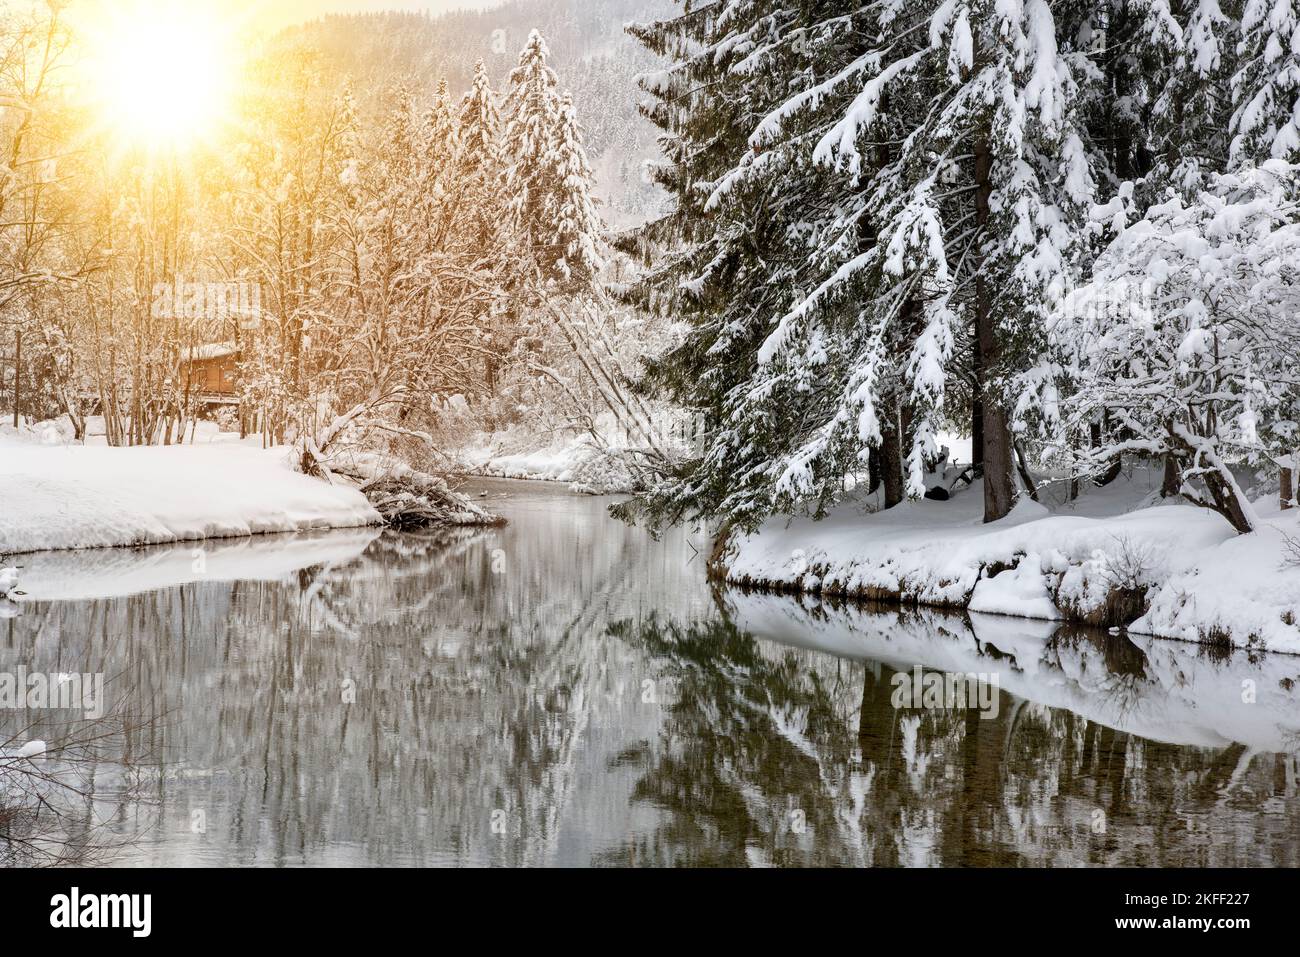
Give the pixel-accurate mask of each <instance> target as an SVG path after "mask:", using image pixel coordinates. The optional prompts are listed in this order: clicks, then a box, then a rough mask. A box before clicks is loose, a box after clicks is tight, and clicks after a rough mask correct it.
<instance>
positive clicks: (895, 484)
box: [880, 411, 903, 508]
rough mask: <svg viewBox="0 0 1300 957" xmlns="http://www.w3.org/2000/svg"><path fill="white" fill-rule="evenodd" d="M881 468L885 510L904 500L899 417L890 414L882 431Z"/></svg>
mask: <svg viewBox="0 0 1300 957" xmlns="http://www.w3.org/2000/svg"><path fill="white" fill-rule="evenodd" d="M880 435H881V439H880V460H881V461H880V467H881V471H883V472H884V482H885V508H893V507H894V506H895V505H897V504H898V503H899V502H901V501H902V500H903V443H902V438H901V435H900V433H899V429H898V415H897V413H895V412H892V411H891V412H890V413H889V418H888V419H887V420H886V421H885V423H884V425H883V426H882V427H881V430H880Z"/></svg>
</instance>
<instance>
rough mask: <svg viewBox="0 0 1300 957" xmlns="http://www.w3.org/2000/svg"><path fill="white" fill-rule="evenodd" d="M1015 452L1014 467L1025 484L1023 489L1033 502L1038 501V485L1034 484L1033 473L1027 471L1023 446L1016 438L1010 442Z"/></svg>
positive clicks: (1027, 465) (1027, 463) (1027, 464)
mask: <svg viewBox="0 0 1300 957" xmlns="http://www.w3.org/2000/svg"><path fill="white" fill-rule="evenodd" d="M1012 446H1013V447H1014V449H1015V452H1016V469H1017V470H1018V471H1019V472H1020V481H1021V482H1023V483H1024V484H1025V491H1027V492H1028V493H1029V497H1030V498H1032V499H1033V500H1034V501H1035V502H1037V501H1038V486H1037V485H1036V484H1034V473H1033V472H1031V471H1029V460H1028V459H1027V458H1026V457H1025V448H1024V446H1023V445H1022V444H1021V443H1020V440H1019V439H1017V440H1016V441H1015V442H1013V443H1012Z"/></svg>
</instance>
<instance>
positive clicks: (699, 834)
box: [0, 498, 1300, 866]
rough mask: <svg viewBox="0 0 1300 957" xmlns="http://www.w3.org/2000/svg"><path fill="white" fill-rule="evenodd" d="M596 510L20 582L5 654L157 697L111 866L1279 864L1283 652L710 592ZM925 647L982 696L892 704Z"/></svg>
mask: <svg viewBox="0 0 1300 957" xmlns="http://www.w3.org/2000/svg"><path fill="white" fill-rule="evenodd" d="M602 510H603V505H602V504H601V503H599V502H592V503H591V504H590V506H588V505H587V504H586V503H585V501H583V500H579V501H577V502H576V503H575V502H574V500H572V499H568V498H566V499H564V503H563V506H562V507H555V508H551V507H549V506H548V505H545V504H542V505H538V506H535V507H533V509H532V511H531V512H530V513H529V514H527V516H526V517H525V518H524V519H521V520H517V521H516V522H515V523H514V524H512V526H510V527H508V528H505V529H491V530H479V531H474V532H470V533H438V534H427V535H410V534H407V535H393V534H385V535H384V536H382V537H381V538H379V539H377V540H375V541H373V542H371V543H369V545H364V544H363V545H359V546H358V550H354V551H348V550H347V549H338V548H325V547H324V546H322V551H321V555H322V556H325V557H322V558H321V559H320V560H318V561H316V562H315V563H308V564H306V567H303V568H302V569H300V570H298V571H296V572H293V573H292V574H279V573H277V576H276V577H273V578H272V579H271V580H266V581H241V582H235V583H228V582H216V581H199V582H191V583H186V584H180V585H176V586H173V587H158V588H157V589H155V590H153V591H147V592H141V593H140V594H136V595H131V596H127V597H119V598H97V599H93V600H85V601H63V602H55V601H50V602H33V603H30V604H27V605H25V606H24V608H23V611H24V614H23V616H22V617H21V618H19V619H16V620H13V621H7V622H3V623H0V654H2V655H3V659H4V660H5V661H10V662H19V661H21V662H24V663H25V664H27V666H28V667H29V668H31V669H34V670H35V669H40V670H45V671H103V672H104V673H105V674H109V675H114V676H117V680H119V681H120V682H121V683H122V684H123V686H126V687H130V688H132V689H133V698H132V701H133V703H135V704H137V705H139V706H140V707H141V708H144V707H145V706H146V705H147V706H148V710H150V711H156V712H159V713H164V714H165V715H166V717H165V719H164V720H163V721H161V722H160V723H157V724H153V725H150V726H143V725H140V726H137V727H134V728H132V729H130V732H129V733H128V734H127V735H125V737H124V738H123V739H122V742H121V753H122V755H123V756H126V757H130V758H133V759H138V758H140V757H142V756H148V760H145V761H137V762H136V763H142V764H144V765H146V768H147V771H148V774H147V776H146V778H145V785H146V786H147V788H148V794H147V795H146V797H148V798H149V801H150V802H151V803H148V802H146V803H148V806H147V808H146V804H142V803H141V802H140V801H138V800H136V798H138V797H139V795H138V794H136V795H135V796H134V797H131V798H129V797H128V793H127V789H126V788H125V787H124V786H122V785H121V784H120V783H119V782H115V781H114V780H113V779H112V778H111V777H110V776H109V774H108V770H109V768H110V763H109V762H108V761H107V760H104V761H103V762H102V763H101V764H99V765H98V766H96V767H95V768H94V769H93V770H94V773H95V780H94V782H93V783H94V795H95V798H94V799H95V801H97V802H99V806H100V807H101V808H108V809H111V811H112V814H111V815H110V816H111V817H112V819H113V821H114V826H115V828H116V832H115V833H117V834H118V835H120V836H121V837H123V838H124V839H126V838H129V839H130V840H131V841H133V842H134V843H135V844H136V845H137V846H133V847H127V848H125V849H124V850H123V855H124V856H123V860H124V861H126V862H129V861H132V860H137V859H139V860H146V861H151V862H158V863H230V864H294V863H302V862H313V863H370V864H400V863H421V864H431V863H465V862H469V863H479V864H539V863H553V862H562V863H587V862H597V863H605V864H669V863H671V864H713V863H717V864H746V863H751V864H755V863H757V864H763V863H775V864H841V863H848V864H860V865H882V866H883V865H897V864H965V865H971V864H1040V863H1070V864H1074V863H1085V862H1094V863H1106V864H1115V863H1134V864H1146V863H1186V864H1218V863H1223V864H1242V863H1263V862H1268V863H1286V864H1294V863H1297V860H1296V858H1297V854H1298V853H1300V852H1298V851H1297V849H1296V846H1295V841H1294V834H1296V833H1298V832H1300V829H1298V827H1297V825H1300V821H1297V814H1298V813H1300V811H1298V807H1297V806H1298V804H1300V798H1298V796H1297V784H1296V778H1297V775H1296V761H1295V754H1294V752H1295V738H1294V737H1292V738H1288V737H1287V735H1288V734H1293V731H1292V730H1289V729H1290V726H1289V725H1286V720H1287V719H1286V715H1287V714H1288V713H1289V714H1291V715H1293V716H1298V717H1296V722H1300V709H1297V708H1295V700H1294V698H1292V697H1289V694H1290V693H1289V692H1285V691H1284V690H1283V689H1282V684H1283V682H1284V679H1286V678H1287V677H1288V675H1289V676H1291V677H1295V676H1296V675H1297V673H1300V665H1297V666H1295V667H1293V668H1292V669H1291V671H1290V672H1285V669H1282V670H1279V668H1278V667H1276V666H1274V665H1273V664H1270V663H1269V662H1262V663H1260V662H1255V663H1252V662H1250V661H1243V660H1242V659H1240V658H1234V659H1232V660H1230V661H1227V662H1221V663H1220V662H1212V661H1208V660H1203V659H1199V658H1197V657H1196V656H1195V655H1194V654H1193V655H1189V654H1187V653H1185V652H1183V653H1180V654H1178V655H1175V654H1172V653H1170V652H1168V651H1167V650H1166V647H1165V646H1155V645H1152V644H1150V643H1145V642H1141V641H1138V640H1136V639H1129V638H1127V637H1122V636H1107V635H1098V634H1094V633H1086V632H1067V631H1061V632H1058V633H1057V634H1056V635H1054V636H1051V637H1050V638H1046V637H1044V638H1034V639H1032V640H1031V639H1029V638H1026V637H1025V634H1024V627H1022V626H1018V625H1015V624H1014V623H1012V624H1010V625H1006V624H1003V625H1002V626H999V627H993V626H990V625H988V624H978V623H976V624H974V625H972V623H970V622H968V621H966V620H964V619H962V618H953V617H946V616H939V615H929V616H925V615H920V614H913V613H907V614H900V613H898V612H896V611H895V612H893V613H890V614H885V615H866V614H862V613H851V612H849V611H846V610H843V609H837V608H835V607H832V606H822V605H816V604H809V605H804V604H801V603H799V602H796V601H793V600H791V599H787V598H779V597H773V598H771V599H765V600H763V601H758V600H751V599H745V600H744V601H739V600H732V599H731V598H730V597H729V598H728V599H727V603H726V606H725V607H726V609H727V615H728V616H729V617H728V618H727V619H725V620H718V617H717V615H716V612H713V611H712V610H711V609H712V601H711V599H710V596H709V595H708V592H707V591H706V590H705V586H704V583H703V581H702V575H701V572H700V569H699V568H698V567H697V566H692V565H689V564H687V562H686V561H685V559H684V556H685V555H687V554H688V552H689V550H688V549H686V548H685V546H684V544H683V543H682V542H681V541H680V540H678V541H673V540H669V541H666V542H664V543H650V542H649V541H648V540H647V539H646V538H645V537H644V536H643V535H642V534H641V533H639V532H636V531H635V530H631V529H625V528H623V527H622V526H617V525H613V526H611V525H610V524H609V523H608V521H607V519H605V517H604V516H603V511H602ZM361 549H364V550H361ZM706 602H707V605H706ZM1003 621H1004V622H1005V620H1003ZM917 662H920V663H922V664H924V665H925V666H926V667H931V668H940V669H948V670H963V671H965V670H978V671H995V670H996V671H999V672H1000V673H1001V674H1002V675H1003V688H1004V691H1003V693H1002V695H1001V697H1000V699H999V710H998V715H997V717H996V719H994V720H980V719H979V718H978V716H976V715H974V714H972V713H968V712H965V711H957V710H951V711H943V710H939V711H896V710H895V709H894V708H893V707H892V706H891V703H890V696H891V691H892V686H891V683H890V681H891V678H892V676H893V675H894V673H895V671H896V670H907V669H910V668H911V667H912V666H913V664H915V663H917ZM1243 679H1250V680H1252V681H1254V682H1256V683H1257V684H1258V686H1259V688H1260V689H1261V691H1260V703H1259V704H1258V705H1257V706H1256V709H1255V710H1254V711H1253V712H1244V713H1237V712H1233V711H1230V710H1229V706H1230V704H1231V702H1232V701H1234V700H1238V696H1239V692H1240V684H1241V681H1242V680H1243ZM647 682H648V684H647ZM1183 731H1186V734H1183V733H1182V732H1183ZM1161 741H1172V742H1177V743H1160V742H1161ZM1234 741H1239V742H1241V743H1240V744H1234V743H1233V742H1234ZM1288 742H1290V743H1288ZM142 808H145V810H142ZM1097 811H1101V812H1102V814H1103V815H1104V820H1105V824H1106V827H1105V829H1104V831H1102V832H1098V831H1095V830H1094V820H1095V818H1094V814H1095V812H1097ZM196 821H201V822H202V826H201V827H199V826H196V824H195V822H196ZM155 824H156V825H157V826H156V827H155V826H154V825H155Z"/></svg>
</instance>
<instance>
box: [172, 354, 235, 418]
mask: <svg viewBox="0 0 1300 957" xmlns="http://www.w3.org/2000/svg"><path fill="white" fill-rule="evenodd" d="M238 370H239V349H238V347H237V346H236V345H235V344H234V343H233V342H214V343H209V344H208V345H203V346H196V347H195V348H193V349H190V350H189V351H188V352H187V353H186V354H185V356H184V358H183V359H182V361H181V384H182V388H188V389H189V391H190V394H191V395H192V396H193V397H194V398H195V399H197V401H198V402H199V403H200V404H203V405H208V406H219V405H238V404H239V388H238V379H237V376H238Z"/></svg>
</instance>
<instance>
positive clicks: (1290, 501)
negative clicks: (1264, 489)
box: [1278, 468, 1295, 512]
mask: <svg viewBox="0 0 1300 957" xmlns="http://www.w3.org/2000/svg"><path fill="white" fill-rule="evenodd" d="M1278 504H1280V505H1281V506H1282V511H1284V512H1285V511H1286V510H1287V509H1289V508H1293V507H1294V506H1295V476H1294V474H1293V473H1292V471H1291V470H1290V469H1289V468H1286V469H1282V472H1281V475H1280V481H1279V483H1278Z"/></svg>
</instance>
